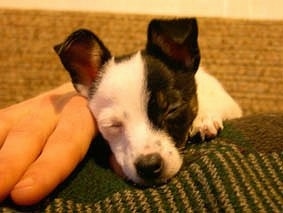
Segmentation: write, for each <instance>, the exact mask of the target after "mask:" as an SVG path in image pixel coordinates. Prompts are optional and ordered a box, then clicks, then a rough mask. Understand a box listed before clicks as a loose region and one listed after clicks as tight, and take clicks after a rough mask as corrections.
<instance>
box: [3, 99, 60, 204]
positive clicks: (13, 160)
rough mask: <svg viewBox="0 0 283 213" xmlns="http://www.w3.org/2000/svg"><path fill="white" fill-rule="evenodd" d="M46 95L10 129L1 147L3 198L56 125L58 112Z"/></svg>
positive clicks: (37, 153)
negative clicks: (34, 108)
mask: <svg viewBox="0 0 283 213" xmlns="http://www.w3.org/2000/svg"><path fill="white" fill-rule="evenodd" d="M50 105H51V106H53V105H52V104H51V103H50V98H49V97H48V98H44V99H42V100H41V101H40V102H39V105H38V106H36V109H38V110H33V111H32V112H30V113H29V114H28V115H26V116H24V118H22V120H20V121H19V122H18V123H17V124H16V125H15V126H14V127H13V128H12V129H11V130H10V132H9V134H8V135H7V137H6V139H5V142H4V144H3V145H2V147H1V150H0V180H1V182H0V201H1V200H3V199H4V198H5V197H6V196H7V194H9V192H10V191H11V189H12V188H13V186H14V185H15V184H16V183H17V181H18V180H19V179H20V177H21V176H22V175H23V173H24V172H25V170H26V169H27V168H28V166H29V165H30V164H31V162H33V161H34V160H35V159H36V158H37V157H38V155H39V154H40V152H41V150H42V147H43V146H44V144H45V142H46V139H47V138H48V137H49V135H50V133H51V132H52V131H53V129H54V128H55V125H56V122H57V118H58V112H57V111H56V108H55V107H50ZM55 105H56V103H55Z"/></svg>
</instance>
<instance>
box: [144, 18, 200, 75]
mask: <svg viewBox="0 0 283 213" xmlns="http://www.w3.org/2000/svg"><path fill="white" fill-rule="evenodd" d="M147 39H148V40H147V46H146V50H147V52H148V53H150V54H151V55H153V56H155V57H157V58H159V59H160V60H162V61H163V62H165V63H166V64H167V65H168V66H172V68H174V69H175V70H176V69H177V70H179V69H181V70H184V69H185V70H188V71H192V72H195V71H197V69H198V66H199V62H200V52H199V48H198V41H197V39H198V26H197V21H196V19H195V18H190V19H189V18H184V19H173V20H152V21H151V22H150V24H149V26H148V37H147Z"/></svg>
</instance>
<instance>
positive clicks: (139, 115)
mask: <svg viewBox="0 0 283 213" xmlns="http://www.w3.org/2000/svg"><path fill="white" fill-rule="evenodd" d="M197 34H198V31H197V23H196V20H195V19H177V20H153V21H151V22H150V24H149V27H148V40H147V44H146V48H145V49H144V50H141V51H139V52H136V53H133V54H130V55H127V56H122V57H111V54H110V52H109V51H108V49H107V48H106V47H105V46H104V44H103V43H102V42H101V41H100V40H99V39H98V38H97V36H95V35H94V34H93V33H92V32H91V31H88V30H78V31H76V32H74V33H72V34H71V35H70V36H69V37H68V38H67V39H66V41H65V42H63V43H62V44H59V45H57V46H55V50H56V52H57V54H58V55H59V57H60V59H61V61H62V63H63V65H64V67H65V68H66V70H67V71H68V72H69V73H70V76H71V78H72V82H73V84H74V87H75V88H76V89H77V91H78V92H79V93H80V94H82V95H84V96H86V97H87V98H88V99H89V108H90V110H91V111H92V113H93V115H94V117H95V118H96V121H97V124H98V128H99V131H100V133H101V134H102V136H103V137H104V139H105V140H106V141H107V142H108V144H109V146H110V148H111V151H112V153H113V156H112V157H111V162H112V165H114V166H113V168H114V170H115V171H116V172H117V173H118V174H120V175H121V176H123V177H125V178H127V179H129V180H131V181H133V182H134V183H137V184H141V185H151V184H160V183H164V182H166V181H167V180H169V179H170V178H171V177H172V176H174V175H175V174H176V173H177V172H178V171H179V169H180V167H181V165H182V156H181V152H180V150H182V149H183V148H184V147H185V144H186V140H187V138H188V130H189V128H190V125H191V124H192V121H193V119H194V118H195V116H196V111H197V99H196V85H195V81H194V74H195V72H196V71H197V69H198V65H199V61H200V54H199V49H198V43H197Z"/></svg>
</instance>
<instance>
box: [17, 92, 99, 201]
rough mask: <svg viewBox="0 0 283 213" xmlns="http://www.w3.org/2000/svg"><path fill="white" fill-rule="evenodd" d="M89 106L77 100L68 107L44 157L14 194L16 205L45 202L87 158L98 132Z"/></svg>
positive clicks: (24, 178) (47, 145) (27, 174)
mask: <svg viewBox="0 0 283 213" xmlns="http://www.w3.org/2000/svg"><path fill="white" fill-rule="evenodd" d="M86 104H87V103H86V100H85V99H83V98H82V97H79V96H77V97H74V98H72V100H70V102H69V103H68V104H67V105H66V106H65V108H64V110H63V112H62V114H61V116H60V120H59V123H58V125H57V127H56V129H55V131H54V133H53V134H52V136H50V138H49V139H48V142H47V144H46V146H45V148H44V150H43V152H42V154H41V155H40V156H39V158H38V159H37V160H36V161H35V162H34V163H33V164H32V165H31V166H30V168H29V169H28V171H27V172H26V173H25V175H24V176H23V177H22V178H21V181H20V182H19V183H18V184H17V185H16V186H15V188H14V189H13V191H12V192H11V197H12V199H13V200H14V202H15V203H17V204H20V205H31V204H34V203H36V202H38V201H40V200H41V199H43V198H44V197H45V196H46V195H48V194H49V193H50V192H51V191H52V190H54V189H55V188H56V186H57V185H58V184H60V183H61V182H62V181H63V180H65V178H66V177H67V176H68V175H69V174H70V173H71V172H72V171H73V170H74V168H75V167H76V166H77V164H78V163H79V162H80V161H81V160H82V158H83V157H84V156H85V154H86V152H87V149H88V147H89V144H90V142H91V140H92V138H93V136H94V134H95V130H96V128H95V124H94V120H93V117H92V115H91V113H90V112H89V110H88V108H87V105H86ZM70 115H71V116H70Z"/></svg>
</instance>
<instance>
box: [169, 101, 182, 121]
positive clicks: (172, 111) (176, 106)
mask: <svg viewBox="0 0 283 213" xmlns="http://www.w3.org/2000/svg"><path fill="white" fill-rule="evenodd" d="M183 105H184V104H180V103H174V104H170V105H169V106H168V108H167V111H166V118H167V119H173V118H174V117H176V116H177V114H178V113H177V114H176V112H178V111H179V109H181V108H182V106H183Z"/></svg>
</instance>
